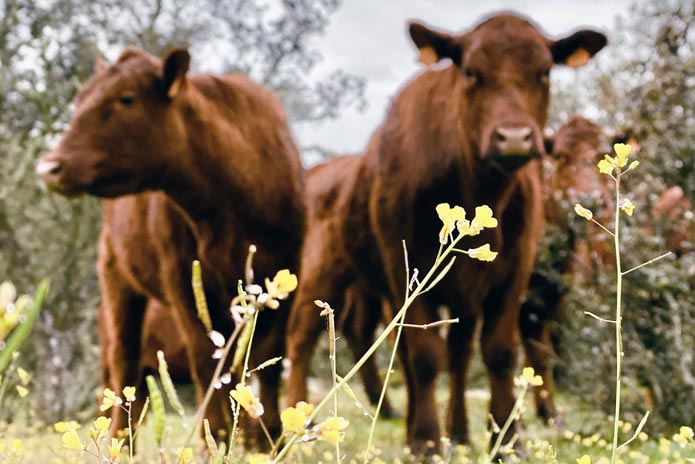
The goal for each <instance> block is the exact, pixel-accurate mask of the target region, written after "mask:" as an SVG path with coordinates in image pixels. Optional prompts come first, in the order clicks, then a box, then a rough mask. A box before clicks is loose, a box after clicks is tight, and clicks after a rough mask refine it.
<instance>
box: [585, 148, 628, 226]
mask: <svg viewBox="0 0 695 464" xmlns="http://www.w3.org/2000/svg"><path fill="white" fill-rule="evenodd" d="M613 151H615V156H613V157H611V156H610V155H604V157H603V159H602V160H601V161H599V162H598V170H599V172H600V173H601V174H606V175H607V176H610V177H611V179H613V180H616V175H618V176H619V175H622V174H625V173H627V172H629V171H632V170H633V169H635V168H636V167H637V166H639V161H633V162H632V163H630V166H629V167H628V168H627V169H625V170H623V168H624V167H625V166H627V163H628V155H629V154H630V152H631V151H632V146H631V145H630V144H625V143H616V144H614V145H613ZM620 209H621V210H622V211H623V212H624V213H625V214H627V215H628V216H632V213H633V211H634V210H635V205H634V204H632V202H631V201H630V199H629V198H623V201H622V203H621V204H620ZM574 212H575V213H577V214H578V215H579V216H581V217H583V218H584V219H586V220H587V221H594V222H596V221H595V220H594V215H593V213H592V212H591V210H589V209H587V208H584V207H583V206H582V205H580V204H579V203H577V204H575V205H574ZM599 225H600V224H599Z"/></svg>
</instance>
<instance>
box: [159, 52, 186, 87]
mask: <svg viewBox="0 0 695 464" xmlns="http://www.w3.org/2000/svg"><path fill="white" fill-rule="evenodd" d="M190 64H191V55H190V54H189V53H188V50H186V49H185V48H174V49H173V50H170V51H169V52H168V53H167V54H166V56H165V57H164V78H163V82H162V83H163V88H164V92H165V93H166V95H167V97H169V98H174V97H175V96H176V95H178V94H179V93H180V92H181V91H182V90H184V89H185V87H186V73H187V72H188V68H189V66H190Z"/></svg>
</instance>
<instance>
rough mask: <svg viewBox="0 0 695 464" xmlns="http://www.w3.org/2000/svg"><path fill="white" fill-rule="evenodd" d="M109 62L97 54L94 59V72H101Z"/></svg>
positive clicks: (106, 67)
mask: <svg viewBox="0 0 695 464" xmlns="http://www.w3.org/2000/svg"><path fill="white" fill-rule="evenodd" d="M108 67H109V64H108V63H107V62H106V60H104V59H103V58H102V57H100V56H98V57H97V59H96V60H95V61H94V74H101V73H103V72H104V71H106V70H107V69H108Z"/></svg>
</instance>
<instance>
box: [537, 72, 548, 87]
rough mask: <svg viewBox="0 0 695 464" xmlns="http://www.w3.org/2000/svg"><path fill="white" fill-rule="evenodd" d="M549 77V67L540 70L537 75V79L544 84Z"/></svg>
mask: <svg viewBox="0 0 695 464" xmlns="http://www.w3.org/2000/svg"><path fill="white" fill-rule="evenodd" d="M549 79H550V69H548V70H546V71H542V72H541V73H540V74H539V75H538V80H539V81H540V82H542V83H544V84H545V83H547V82H548V80H549Z"/></svg>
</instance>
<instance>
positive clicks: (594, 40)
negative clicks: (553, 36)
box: [550, 30, 608, 68]
mask: <svg viewBox="0 0 695 464" xmlns="http://www.w3.org/2000/svg"><path fill="white" fill-rule="evenodd" d="M607 43H608V39H607V38H606V36H605V35H603V34H601V33H600V32H596V31H591V30H581V31H578V32H575V33H574V34H572V35H570V36H568V37H565V38H564V39H560V40H557V41H555V42H553V43H552V44H551V45H550V51H551V52H552V53H553V60H554V61H555V63H557V64H564V65H567V66H571V67H573V68H578V67H579V66H584V65H585V64H586V63H588V62H589V59H590V58H591V57H592V56H594V55H595V54H596V53H598V51H599V50H601V49H602V48H603V47H605V46H606V44H607Z"/></svg>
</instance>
